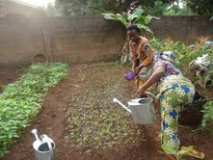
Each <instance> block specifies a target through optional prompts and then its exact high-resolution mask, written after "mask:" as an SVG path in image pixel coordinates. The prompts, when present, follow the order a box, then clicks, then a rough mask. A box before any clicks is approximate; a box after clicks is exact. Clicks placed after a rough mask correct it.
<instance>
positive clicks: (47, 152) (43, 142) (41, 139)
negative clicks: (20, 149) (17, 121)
mask: <svg viewBox="0 0 213 160" xmlns="http://www.w3.org/2000/svg"><path fill="white" fill-rule="evenodd" d="M31 133H32V134H33V135H34V137H35V141H34V142H33V149H34V152H35V156H36V160H53V159H54V150H55V143H54V141H53V140H52V139H51V138H50V137H48V136H47V135H45V134H43V135H41V136H39V135H38V130H37V129H33V130H32V131H31Z"/></svg>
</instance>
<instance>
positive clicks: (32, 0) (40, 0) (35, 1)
mask: <svg viewBox="0 0 213 160" xmlns="http://www.w3.org/2000/svg"><path fill="white" fill-rule="evenodd" d="M17 1H21V2H24V3H28V4H30V5H33V6H36V7H46V6H47V4H48V3H52V4H54V2H55V0H17Z"/></svg>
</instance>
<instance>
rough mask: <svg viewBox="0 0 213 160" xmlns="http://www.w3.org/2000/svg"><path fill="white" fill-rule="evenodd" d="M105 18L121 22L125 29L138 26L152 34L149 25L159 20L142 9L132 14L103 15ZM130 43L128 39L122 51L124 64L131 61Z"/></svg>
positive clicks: (139, 8) (137, 9)
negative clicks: (129, 26)
mask: <svg viewBox="0 0 213 160" xmlns="http://www.w3.org/2000/svg"><path fill="white" fill-rule="evenodd" d="M103 16H104V18H105V19H106V20H113V21H117V22H120V23H121V24H122V25H123V26H124V27H125V28H127V27H128V25H129V24H135V25H137V26H138V28H140V29H141V31H145V32H148V33H151V34H153V32H152V30H151V29H150V27H149V25H150V23H151V21H152V19H158V18H157V17H153V16H151V15H146V14H145V13H144V10H143V9H142V8H141V7H138V8H136V9H135V10H134V11H133V12H132V13H131V14H130V13H127V14H120V13H103ZM128 41H129V40H128V38H127V39H126V41H125V44H124V46H123V49H122V56H121V62H122V63H123V64H124V63H126V62H128V59H129V48H128Z"/></svg>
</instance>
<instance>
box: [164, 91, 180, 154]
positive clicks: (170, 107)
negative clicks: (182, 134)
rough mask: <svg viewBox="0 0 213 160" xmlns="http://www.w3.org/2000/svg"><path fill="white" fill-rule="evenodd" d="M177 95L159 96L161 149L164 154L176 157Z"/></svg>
mask: <svg viewBox="0 0 213 160" xmlns="http://www.w3.org/2000/svg"><path fill="white" fill-rule="evenodd" d="M177 105H178V100H177V94H176V93H175V92H171V91H170V92H169V91H168V92H167V94H164V95H162V96H161V147H162V149H163V150H164V152H165V153H167V154H171V155H176V153H177V152H178V150H179V148H180V141H179V138H178V133H177V131H178V117H179V108H180V107H179V106H177Z"/></svg>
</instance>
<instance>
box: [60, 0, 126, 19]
mask: <svg viewBox="0 0 213 160" xmlns="http://www.w3.org/2000/svg"><path fill="white" fill-rule="evenodd" d="M128 1H129V0H56V8H58V9H59V10H60V11H61V12H62V13H63V14H64V15H66V16H74V15H91V14H92V15H93V14H98V13H102V12H105V11H113V12H121V11H124V10H126V8H127V6H128Z"/></svg>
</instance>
